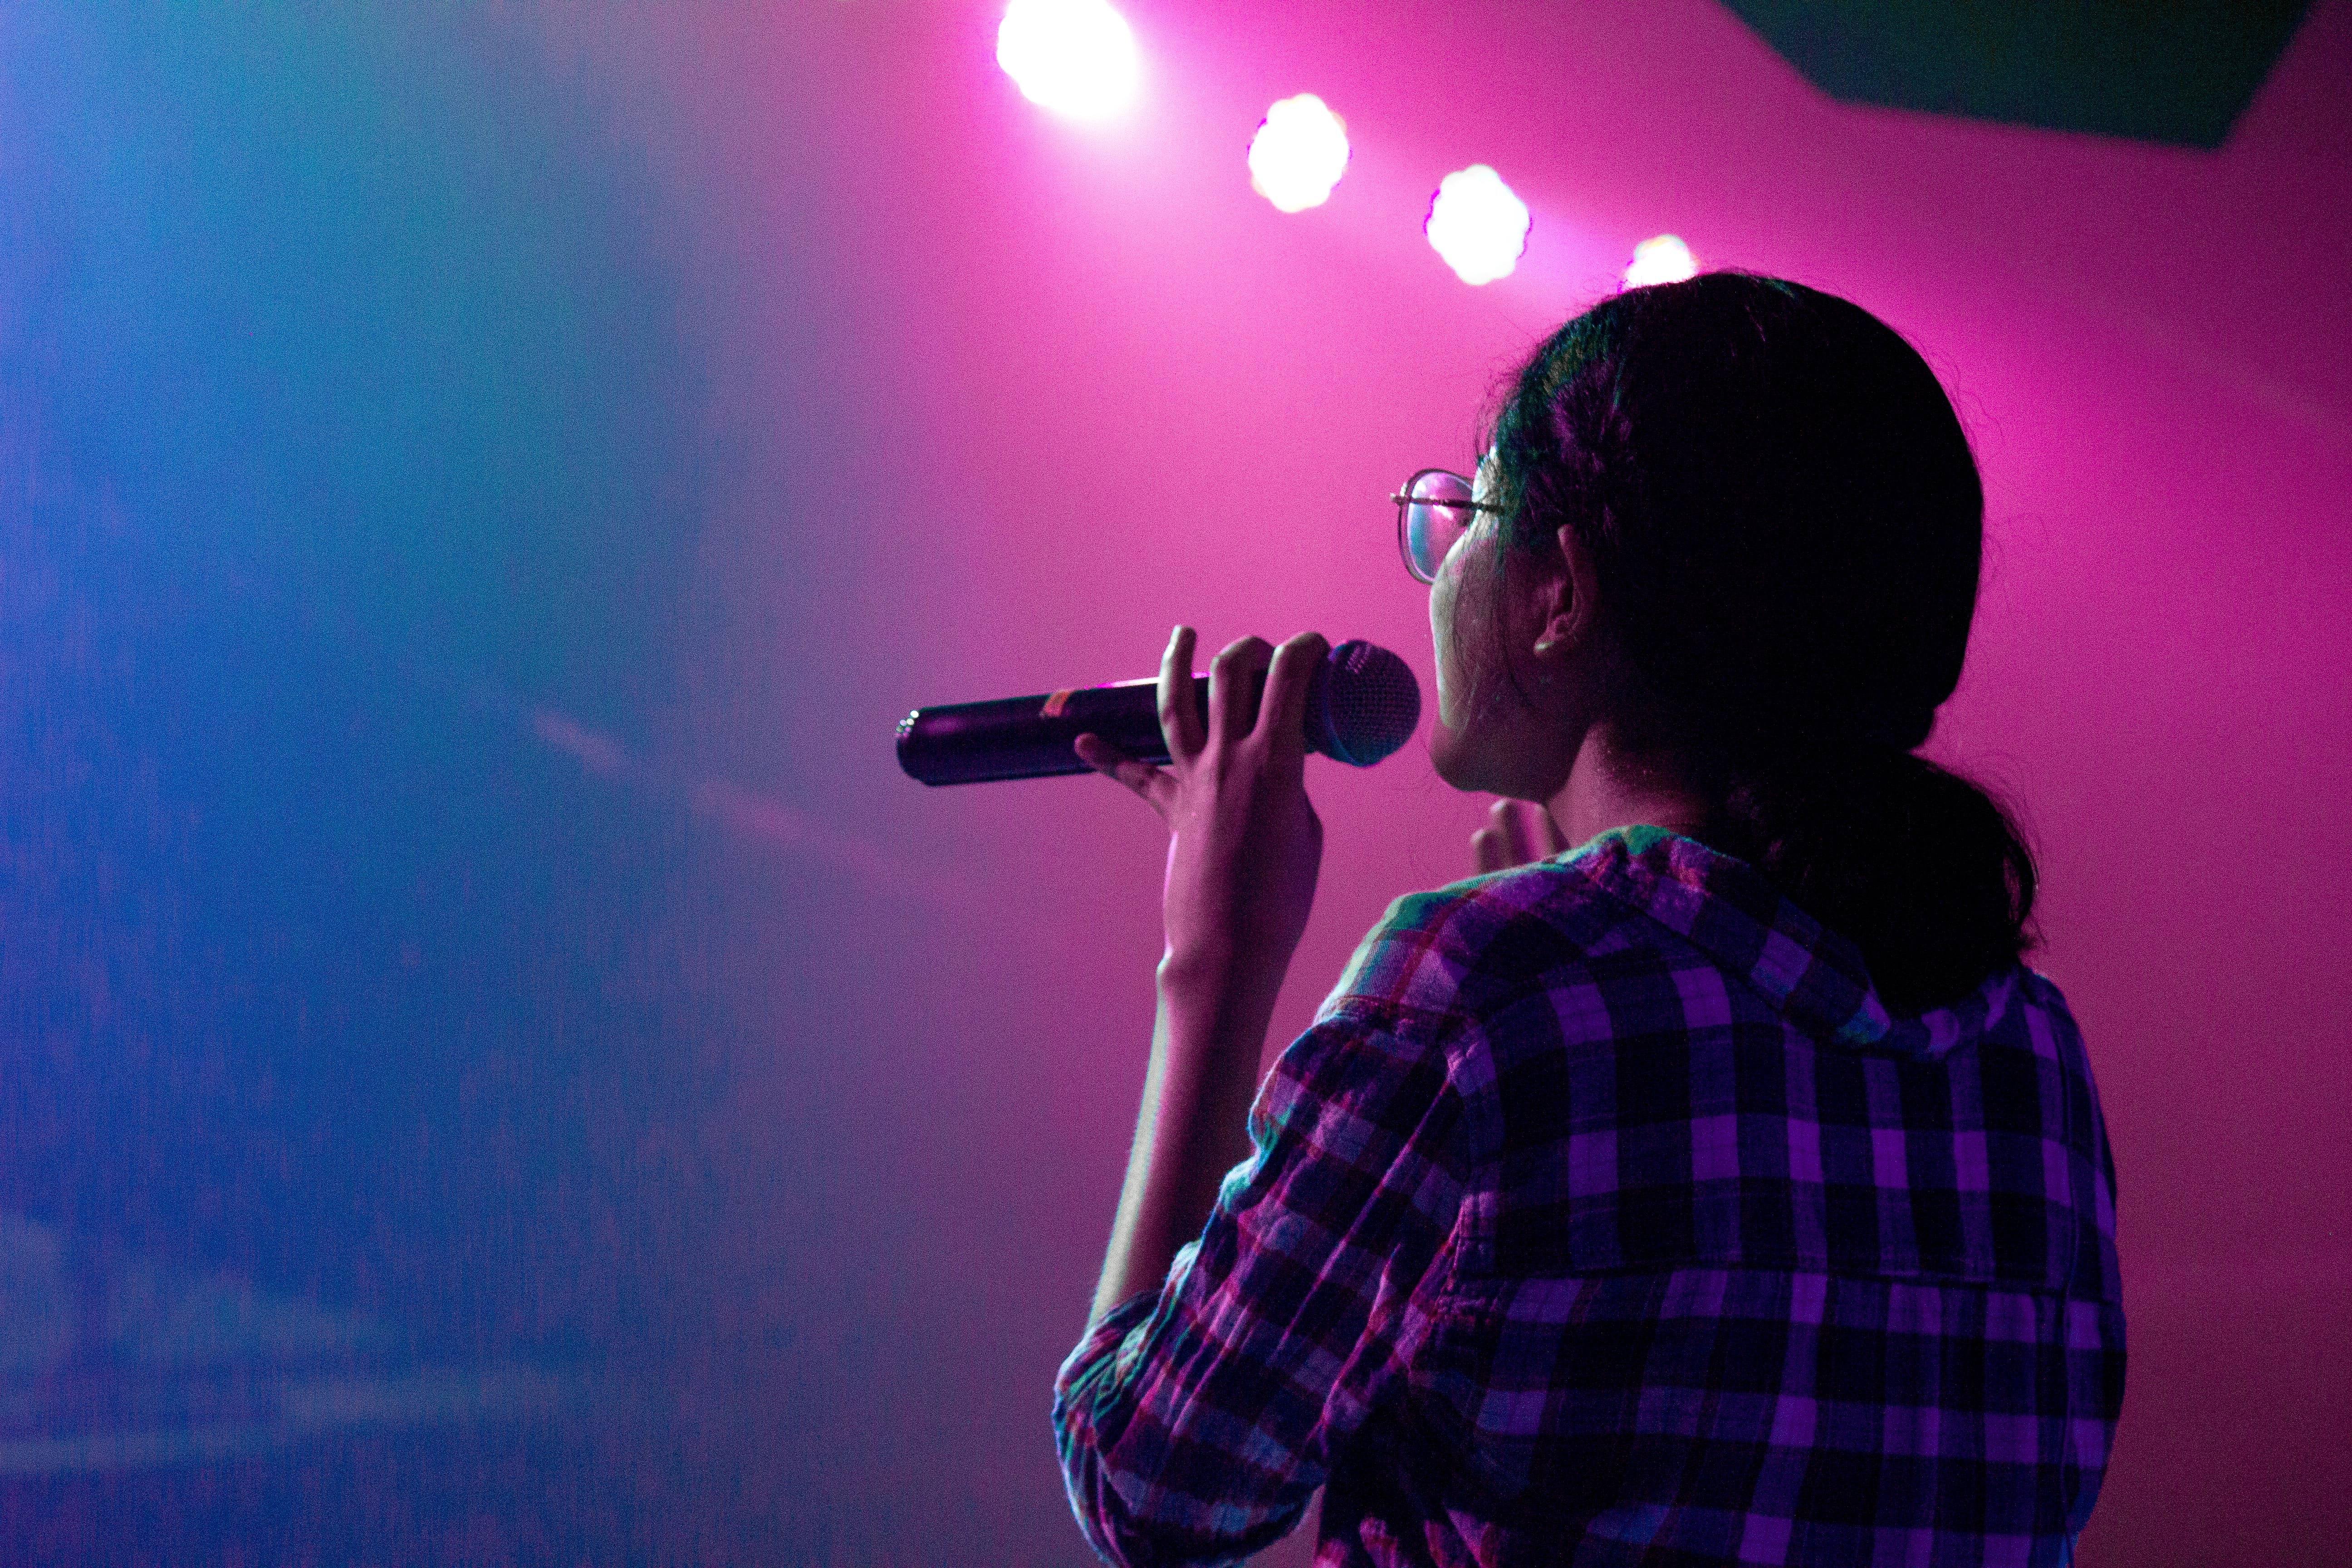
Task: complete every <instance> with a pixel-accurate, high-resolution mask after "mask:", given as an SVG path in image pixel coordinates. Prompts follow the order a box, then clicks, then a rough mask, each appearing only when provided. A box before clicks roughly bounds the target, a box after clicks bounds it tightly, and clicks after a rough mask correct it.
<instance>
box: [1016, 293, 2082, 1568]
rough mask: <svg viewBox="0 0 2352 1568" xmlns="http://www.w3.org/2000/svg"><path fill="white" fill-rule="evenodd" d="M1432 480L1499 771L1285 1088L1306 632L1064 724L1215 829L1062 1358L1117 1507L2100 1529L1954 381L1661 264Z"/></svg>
mask: <svg viewBox="0 0 2352 1568" xmlns="http://www.w3.org/2000/svg"><path fill="white" fill-rule="evenodd" d="M1399 507H1400V521H1401V527H1402V533H1403V542H1404V547H1405V552H1406V560H1407V563H1408V564H1409V565H1410V566H1411V567H1412V571H1413V574H1414V575H1415V576H1417V577H1419V578H1421V579H1423V581H1425V582H1428V583H1430V584H1432V587H1431V593H1430V625H1431V629H1432V632H1433V636H1434V637H1435V640H1436V663H1437V672H1438V700H1437V719H1436V723H1435V725H1434V729H1433V738H1432V742H1431V754H1432V757H1433V761H1434V762H1435V763H1436V767H1437V771H1438V773H1439V774H1440V775H1441V776H1442V777H1444V779H1445V780H1446V782H1448V783H1449V784H1453V785H1454V786H1455V787H1456V788H1459V789H1464V790H1477V791H1484V792H1489V793H1492V794H1494V795H1499V796H1502V797H1504V799H1503V801H1502V802H1501V803H1500V804H1498V805H1497V806H1496V826H1494V827H1491V828H1488V829H1486V830H1485V831H1482V832H1481V833H1480V834H1479V835H1478V837H1477V839H1476V840H1475V847H1476V851H1477V857H1478V863H1479V865H1480V867H1481V868H1482V869H1483V870H1484V871H1485V874H1484V875H1481V876H1478V877H1475V878H1473V879H1471V880H1468V881H1465V882H1458V883H1455V884H1454V885H1453V886H1452V887H1448V888H1444V889H1439V890H1438V891H1436V892H1433V893H1422V894H1416V895H1413V896H1412V897H1409V898H1405V899H1402V900H1398V901H1397V903H1396V904H1395V905H1393V906H1392V907H1391V909H1390V910H1389V912H1388V914H1387V916H1386V917H1385V918H1384V919H1383V920H1382V921H1381V923H1380V925H1379V926H1378V927H1376V928H1375V929H1374V930H1373V931H1371V932H1370V934H1369V935H1368V936H1367V937H1366V938H1365V939H1364V941H1363V943H1362V944H1361V946H1360V948H1359V949H1358V950H1357V952H1356V955H1355V957H1354V959H1353V960H1352V961H1351V962H1350V963H1349V965H1348V968H1347V971H1346V973H1344V974H1342V975H1341V976H1340V978H1339V984H1338V986H1337V987H1336V988H1335V989H1334V990H1333V991H1332V993H1331V994H1330V997H1329V999H1328V1000H1327V1001H1326V1002H1325V1003H1324V1004H1323V1005H1322V1007H1321V1009H1320V1010H1319V1011H1318V1014H1317V1015H1316V1019H1315V1023H1314V1025H1313V1026H1312V1027H1310V1028H1309V1029H1308V1030H1307V1032H1306V1033H1305V1034H1304V1035H1302V1036H1300V1037H1298V1038H1297V1040H1295V1041H1293V1042H1292V1043H1291V1044H1290V1046H1289V1047H1287V1048H1286V1049H1285V1050H1284V1051H1283V1052H1282V1054H1281V1056H1280V1058H1279V1059H1278V1060H1277V1061H1276V1064H1275V1067H1274V1068H1273V1071H1272V1073H1271V1074H1270V1075H1269V1076H1268V1077H1267V1079H1265V1084H1264V1086H1263V1088H1262V1089H1261V1088H1260V1086H1259V1082H1258V1065H1259V1056H1260V1052H1261V1050H1262V1048H1263V1047H1264V1043H1265V1031H1266V1027H1267V1024H1268V1021H1269V1019H1270V1018H1271V1016H1272V1010H1273V1007H1274V1002H1275V996H1276V992H1277V991H1278V990H1279V989H1280V987H1281V985H1282V982H1283V977H1284V973H1285V972H1286V969H1287V968H1288V965H1289V963H1290V958H1291V954H1292V952H1294V951H1295V949H1296V947H1297V942H1298V939H1299V936H1300V933H1301V931H1303V930H1304V928H1305V925H1306V922H1307V910H1308V907H1309V905H1310V904H1311V903H1312V901H1313V899H1314V893H1315V880H1316V873H1317V868H1318V861H1319V858H1320V855H1321V849H1322V830H1321V826H1320V824H1319V823H1318V821H1317V819H1316V816H1315V812H1314V808H1313V807H1312V806H1311V805H1309V804H1308V802H1307V795H1306V791H1305V788H1304V785H1303V783H1302V779H1303V757H1302V745H1301V740H1300V735H1301V731H1302V713H1303V708H1304V703H1305V700H1306V689H1307V676H1308V673H1309V671H1310V670H1311V669H1312V668H1313V666H1314V663H1315V661H1316V659H1317V658H1319V657H1320V655H1321V654H1322V652H1323V647H1324V645H1323V642H1322V639H1321V638H1319V637H1314V636H1311V635H1310V636H1305V637H1294V638H1292V639H1291V640H1290V641H1288V642H1286V643H1285V644H1283V645H1282V646H1281V647H1278V648H1275V647H1268V646H1267V645H1266V644H1265V642H1263V641H1261V640H1258V639H1255V638H1248V639H1244V640H1243V641H1241V642H1237V643H1235V644H1234V645H1233V646H1232V647H1228V648H1226V649H1225V650H1224V651H1223V653H1221V654H1219V655H1218V656H1217V657H1216V658H1215V659H1214V660H1213V663H1212V665H1211V667H1210V691H1209V704H1208V713H1207V718H1206V722H1205V723H1203V722H1202V721H1201V719H1200V716H1199V715H1198V714H1197V713H1196V711H1195V710H1194V709H1193V708H1192V703H1191V700H1190V690H1191V680H1190V676H1191V670H1192V633H1191V632H1190V631H1189V630H1187V629H1185V628H1182V627H1179V628H1178V629H1177V631H1176V634H1175V636H1174V637H1173V638H1172V639H1171V642H1170V644H1169V647H1168V651H1167V657H1166V659H1165V661H1164V663H1163V665H1162V667H1161V675H1160V722H1161V725H1162V728H1163V729H1164V731H1166V738H1167V741H1168V744H1169V750H1170V752H1171V762H1170V763H1168V765H1167V766H1165V767H1152V766H1150V765H1149V764H1146V763H1139V762H1137V761H1134V760H1132V759H1129V758H1127V757H1124V756H1121V755H1119V754H1118V752H1115V751H1113V750H1112V749H1111V748H1110V747H1108V746H1107V745H1105V744H1103V743H1102V742H1099V741H1098V740H1097V739H1096V738H1094V737H1087V738H1084V739H1082V740H1081V741H1080V742H1079V750H1080V752H1081V754H1082V755H1083V756H1084V757H1085V759H1086V760H1087V762H1088V763H1090V764H1091V765H1093V766H1094V767H1096V768H1097V769H1098V770H1100V771H1101V772H1103V773H1108V774H1110V775H1111V776H1113V777H1115V778H1117V779H1118V781H1119V782H1120V783H1122V784H1126V785H1127V786H1128V787H1129V788H1130V789H1132V790H1134V791H1135V792H1136V793H1137V794H1138V795H1141V796H1142V797H1143V798H1144V799H1145V800H1147V801H1148V802H1150V804H1151V805H1152V806H1153V807H1154V809H1156V810H1157V811H1158V812H1159V813H1160V816H1162V817H1163V818H1164V819H1165V820H1166V822H1167V824H1168V826H1169V828H1170V829H1171V832H1172V834H1173V836H1174V841H1173V843H1172V845H1171V849H1170V855H1169V860H1168V877H1167V886H1166V892H1165V910H1164V914H1165V920H1166V924H1167V949H1166V953H1165V956H1164V957H1163V958H1162V960H1161V962H1160V969H1159V1015H1158V1025H1157V1028H1156V1030H1155V1032H1154V1035H1153V1039H1152V1046H1151V1058H1150V1071H1149V1073H1148V1075H1147V1077H1146V1079H1145V1084H1144V1091H1143V1106H1142V1111H1141V1115H1140V1118H1139V1122H1138V1125H1137V1130H1136V1137H1135V1147H1134V1153H1133V1156H1132V1158H1131V1160H1130V1162H1129V1166H1128V1172H1127V1181H1126V1187H1125V1190H1124V1191H1123V1192H1122V1194H1120V1198H1119V1203H1118V1218H1117V1221H1116V1224H1115V1226H1114V1228H1113V1230H1112V1234H1111V1240H1110V1249H1109V1255H1108V1258H1107V1259H1106V1260H1105V1262H1104V1265H1103V1273H1102V1282H1101V1285H1100V1287H1099V1288H1098V1289H1097V1291H1096V1295H1095V1302H1094V1310H1093V1316H1092V1320H1091V1321H1090V1322H1089V1324H1088V1326H1087V1331H1086V1334H1085V1336H1084V1337H1083V1338H1082V1339H1081V1340H1080V1341H1079V1342H1078V1345H1077V1348H1076V1350H1075V1351H1073V1352H1071V1354H1070V1357H1069V1359H1068V1361H1067V1362H1066V1363H1065V1364H1064V1366H1063V1368H1062V1372H1061V1376H1060V1378H1059V1380H1058V1384H1057V1386H1056V1389H1055V1406H1054V1415H1055V1430H1056V1434H1057V1438H1058V1441H1059V1445H1060V1449H1061V1457H1062V1465H1063V1471H1064V1474H1065V1477H1066V1480H1067V1483H1068V1488H1069V1494H1070V1500H1071V1502H1072V1504H1073V1506H1074V1507H1075V1509H1076V1513H1077V1517H1078V1521H1079V1523H1080V1525H1081V1527H1082V1528H1083V1529H1084V1530H1085V1531H1086V1533H1087V1539H1088V1540H1089V1541H1090V1542H1092V1543H1093V1544H1094V1545H1095V1546H1096V1547H1097V1550H1099V1551H1100V1552H1103V1553H1104V1554H1106V1555H1107V1556H1109V1557H1111V1558H1113V1559H1116V1560H1118V1561H1120V1562H1123V1563H1207V1562H1231V1561H1233V1560H1234V1559H1237V1558H1240V1557H1242V1556H1244V1555H1246V1554H1247V1553H1249V1552H1254V1551H1255V1550H1257V1549H1259V1548H1261V1547H1264V1546H1265V1545H1266V1544H1268V1543H1269V1542H1273V1541H1275V1540H1276V1538H1278V1537H1279V1536H1281V1535H1282V1534H1283V1533H1285V1532H1286V1531H1288V1530H1289V1529H1290V1528H1291V1527H1292V1526H1293V1525H1294V1524H1296V1523H1297V1521H1298V1519H1299V1517H1300V1515H1301V1513H1302V1512H1303V1510H1305V1508H1306V1506H1307V1500H1308V1499H1309V1497H1310V1496H1311V1495H1312V1493H1313V1492H1314V1491H1315V1489H1317V1488H1318V1487H1320V1488H1322V1489H1323V1507H1322V1514H1321V1531H1322V1533H1321V1540H1320V1542H1319V1545H1318V1552H1317V1562H1318V1563H1324V1564H1383V1565H1385V1564H1394V1563H1443V1564H1470V1563H1476V1564H1485V1565H1490V1568H1491V1565H1498V1564H1505V1563H1559V1564H1569V1563H1574V1564H1580V1565H1583V1564H1591V1565H1599V1564H1619V1563H1647V1564H1667V1563H1673V1564H1700V1563H1906V1564H1912V1563H1916V1564H1922V1565H1926V1564H1938V1565H1940V1564H1958V1563H2021V1564H2023V1563H2064V1562H2067V1561H2068V1560H2069V1559H2070V1558H2071V1556H2072V1553H2073V1548H2074V1538H2075V1536H2076V1534H2077V1532H2079V1531H2081V1530H2082V1528H2083V1525H2084V1521H2085V1520H2086V1519H2087V1518H2088V1517H2089V1514H2090V1511H2091V1506H2092V1503H2093V1501H2094V1500H2095V1499H2096V1498H2097V1496H2098V1491H2099V1483H2100V1479H2101V1477H2102V1475H2103V1474H2104V1472H2105V1465H2106V1458H2107V1449H2108V1443H2109V1439H2110V1437H2111V1436H2112V1434H2113V1431H2114V1426H2115V1420H2116V1414H2117V1411H2118V1409H2119V1408H2120V1405H2121V1404H2122V1397H2123V1367H2124V1323H2123V1310H2122V1305H2121V1301H2122V1298H2121V1294H2120V1289H2119V1285H2118V1282H2117V1276H2116V1250H2115V1242H2114V1232H2115V1196H2114V1173H2113V1166H2112V1162H2111V1159H2110V1156H2109V1153H2108V1150H2107V1142H2106V1136H2105V1128H2104V1126H2103V1124H2102V1121H2101V1118H2100V1112H2099V1103H2098V1097H2097V1094H2096V1092H2095V1089H2094V1087H2093V1084H2092V1080H2091V1071H2090V1065H2089V1062H2088V1061H2087V1059H2086V1058H2085V1056H2084V1047H2083V1042H2082V1039H2081V1037H2080V1036H2079V1034H2078V1033H2077V1032H2076V1030H2075V1027H2074V1022H2073V1020H2072V1018H2071V1017H2070V1016H2068V1013H2067V1009H2066V1004H2065V1000H2064V998H2063V997H2062V996H2061V995H2060V994H2059V992H2058V989H2057V987H2056V986H2055V985H2053V984H2051V983H2050V982H2049V981H2048V980H2047V979H2045V978H2043V977H2042V975H2040V974H2038V973H2034V972H2033V971H2032V970H2031V969H2028V968H2026V967H2024V966H2023V965H2022V964H2021V962H2020V958H2021V954H2022V953H2024V952H2026V951H2027V949H2028V947H2029V945H2030V939H2029V937H2028V934H2027V918H2028V915H2029V913H2030V911H2031V909H2032V901H2033V890H2034V871H2033V863H2032V858H2031V857H2030V855H2029V854H2028V852H2027V849H2026V847H2025V845H2024V843H2023V842H2022V841H2021V838H2020V837H2019V836H2018V834H2017V832H2016V831H2015V829H2014V828H2013V827H2012V826H2011V823H2010V822H2009V820H2008V818H2007V817H2006V816H2004V815H2003V813H2002V811H2001V809H2000V807H1999V806H1998V805H1995V804H1994V802H1993V801H1992V800H1990V798H1988V797H1987V796H1986V795H1984V794H1983V793H1982V792H1981V791H1979V789H1978V788H1977V787H1976V786H1974V785H1973V784H1969V782H1967V781H1966V780H1965V779H1962V778H1961V777H1959V776H1958V775H1957V774H1955V773H1950V772H1948V771H1947V770H1945V769H1944V768H1941V767H1939V766H1937V764H1936V763H1931V762H1929V761H1927V760H1926V759H1925V758H1923V757H1921V756H1920V755H1918V754H1917V748H1918V747H1919V746H1920V745H1921V744H1922V743H1924V742H1926V740H1927V736H1928V733H1929V731H1930V730H1931V729H1932V728H1933V725H1934V722H1935V716H1936V710H1937V707H1938V706H1939V705H1940V704H1941V703H1942V702H1943V701H1944V700H1945V699H1946V698H1948V696H1950V694H1951V692H1952V689H1953V687H1954V685H1955V684H1956V682H1957V681H1958V679H1959V673H1960V665H1961V659H1962V655H1963V653H1964V652H1965V650H1966V647H1967V643H1968V635H1969V620H1970V618H1971V616H1972V615H1973V613H1974V609H1975V605H1976V595H1977V577H1978V566H1979V555H1980V552H1981V549H1982V542H1983V512H1984V500H1983V491H1982V489H1981V487H1980V485H1979V479H1978V476H1977V470H1976V465H1975V462H1974V460H1973V458H1971V456H1970V454H1969V446H1968V440H1967V437H1965V435H1964V434H1963V433H1962V431H1961V428H1960V426H1959V422H1958V419H1957V418H1956V417H1955V416H1954V415H1953V412H1952V408H1951V405H1950V403H1949V402H1948V399H1947V398H1946V397H1945V395H1944V393H1943V390H1942V388H1941V387H1940V386H1938V385H1937V381H1936V378H1935V375H1934V374H1933V373H1932V372H1931V371H1929V369H1928V368H1927V364H1926V363H1925V362H1923V361H1922V360H1921V359H1920V357H1919V355H1918V354H1917V353H1916V352H1915V351H1914V350H1913V349H1912V348H1911V347H1910V346H1909V345H1908V344H1907V343H1906V342H1904V341H1903V340H1902V339H1901V338H1900V337H1898V336H1897V335H1896V334H1895V332H1894V331H1891V330H1890V329H1889V328H1887V327H1886V326H1885V324H1883V323H1882V322H1880V321H1877V320H1876V319H1875V318H1874V317H1873V316H1871V315H1870V314H1869V313H1867V312H1866V311H1864V310H1861V309H1859V308H1857V307H1856V306H1853V305H1852V304H1849V303H1847V302H1846V301H1844V300H1838V299H1834V298H1832V297H1831V296H1828V295H1825V294H1822V293H1818V292H1816V291H1814V290H1812V289H1804V288H1801V287H1799V286H1797V285H1795V284H1790V283H1784V282H1779V281H1776V280H1773V279H1763V278H1754V277H1747V276H1742V275H1737V274H1714V275H1709V276H1706V277H1701V278H1696V279H1691V280H1690V281H1688V282H1684V283H1674V284H1666V285H1664V286H1661V287H1656V288H1649V289H1633V290H1630V291H1628V292H1625V293H1622V294H1620V295H1617V296H1616V297H1614V298H1612V299H1610V300H1606V301H1604V302H1603V303H1601V304H1600V305H1598V306H1596V307H1594V308H1593V309H1592V310H1589V311H1587V312H1586V313H1585V314H1583V315H1581V316H1580V317H1578V318H1577V319H1576V320H1574V321H1570V322H1569V323H1568V325H1566V326H1565V327H1563V328H1561V329H1560V330H1559V332H1557V333H1556V334H1554V335H1553V337H1552V338H1551V339H1550V340H1549V342H1546V343H1545V344H1544V345H1543V346H1542V347H1541V348H1540V349H1539V350H1538V351H1537V353H1536V354H1535V355H1534V357H1533V358H1532V359H1531V360H1530V361H1529V362H1528V364H1527V366H1526V368H1525V369H1524V370H1523V371H1522V372H1521V373H1520V374H1519V375H1518V377H1517V382H1516V384H1515V385H1514V387H1513V388H1512V390H1511V391H1510V393H1509V395H1508V397H1507V400H1506V401H1505V403H1504V404H1503V406H1502V408H1501V411H1500V414H1499V416H1498V417H1497V418H1496V422H1495V426H1494V430H1493V435H1492V439H1491V441H1490V442H1489V443H1488V444H1487V447H1486V452H1485V455H1484V457H1483V458H1481V460H1480V461H1479V463H1478V464H1477V471H1476V476H1475V479H1462V478H1460V477H1458V476H1454V475H1450V474H1445V473H1442V472H1438V471H1434V470H1430V471H1424V472H1423V473H1421V474H1418V475H1416V476H1414V478H1413V479H1412V480H1411V481H1409V482H1408V484H1407V487H1406V489H1405V491H1404V492H1403V493H1402V495H1401V496H1400V497H1399ZM1269 665H1270V667H1271V668H1270V669H1269V671H1268V676H1267V681H1266V687H1265V698H1264V700H1263V702H1262V703H1261V704H1259V709H1260V710H1259V711H1258V712H1256V713H1255V714H1253V713H1252V712H1251V711H1250V707H1251V704H1250V700H1249V692H1250V689H1251V688H1250V678H1251V676H1252V675H1253V674H1254V673H1255V671H1257V670H1258V669H1261V668H1267V667H1268V666H1269ZM1180 694H1181V700H1180ZM1514 803H1534V805H1536V806H1539V807H1541V808H1543V809H1542V810H1541V811H1534V810H1530V809H1529V808H1528V807H1526V806H1522V805H1515V804H1514ZM1522 814H1524V815H1522ZM1529 823H1534V824H1539V825H1540V827H1539V829H1538V831H1544V830H1549V831H1546V832H1545V838H1544V842H1542V843H1541V844H1540V845H1538V844H1530V843H1529V842H1528V838H1529V837H1532V835H1530V834H1529V832H1528V824H1529ZM1553 824H1558V825H1559V828H1564V829H1565V830H1566V831H1565V835H1564V837H1563V836H1562V835H1561V834H1560V833H1559V828H1554V827H1553V826H1552V825H1553ZM1570 843H1573V844H1575V845H1576V846H1578V847H1576V848H1574V849H1572V850H1571V849H1570V848H1568V847H1567V845H1568V844H1570ZM1544 850H1549V853H1542V851H1544ZM1539 853H1540V854H1542V858H1534V857H1535V856H1536V855H1537V854H1539ZM1519 862H1525V863H1519Z"/></svg>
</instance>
